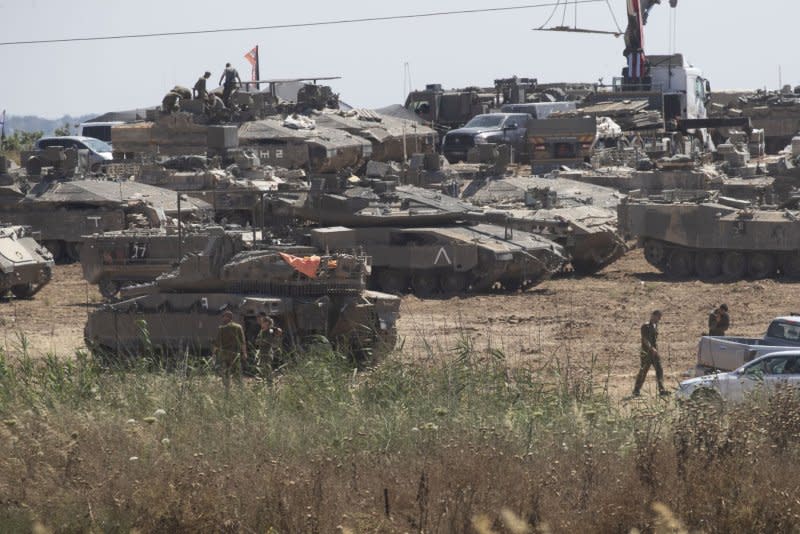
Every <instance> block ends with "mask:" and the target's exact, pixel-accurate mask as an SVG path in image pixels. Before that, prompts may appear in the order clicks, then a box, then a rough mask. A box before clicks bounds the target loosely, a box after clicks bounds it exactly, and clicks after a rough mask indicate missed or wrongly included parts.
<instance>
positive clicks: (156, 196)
mask: <svg viewBox="0 0 800 534" xmlns="http://www.w3.org/2000/svg"><path fill="white" fill-rule="evenodd" d="M179 204H181V206H180V207H179ZM179 210H180V212H181V213H180V217H181V219H183V220H190V219H195V220H202V219H203V218H207V217H209V216H210V214H211V206H209V205H208V204H207V203H205V202H203V201H201V200H197V199H190V198H185V199H183V201H182V202H179V200H178V194H177V193H174V192H172V191H168V190H165V189H161V188H159V187H153V186H149V185H145V184H137V183H135V182H131V181H109V180H94V179H82V180H69V181H62V180H44V181H41V182H39V183H35V184H33V186H32V187H31V188H30V190H28V191H27V192H26V191H23V189H22V188H21V187H20V186H19V184H17V183H11V184H8V185H4V186H0V218H2V219H3V221H5V222H8V223H11V224H19V225H25V226H30V227H31V228H33V229H34V230H35V231H37V232H39V233H40V234H41V239H42V244H43V245H44V246H45V247H47V249H48V250H49V251H50V252H51V253H52V254H53V257H54V258H55V260H56V261H64V262H74V261H79V260H80V249H81V245H82V243H83V236H86V235H91V234H93V233H98V232H106V231H115V230H124V229H126V228H131V227H138V228H153V227H159V226H162V225H163V224H164V223H165V221H166V219H167V218H174V217H178V211H179Z"/></svg>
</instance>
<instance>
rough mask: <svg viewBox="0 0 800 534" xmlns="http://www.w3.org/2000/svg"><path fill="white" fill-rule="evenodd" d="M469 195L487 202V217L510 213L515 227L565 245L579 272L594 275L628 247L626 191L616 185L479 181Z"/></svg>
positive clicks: (559, 180)
mask: <svg viewBox="0 0 800 534" xmlns="http://www.w3.org/2000/svg"><path fill="white" fill-rule="evenodd" d="M465 193H466V194H467V195H468V197H469V199H470V200H471V201H472V202H473V203H475V204H477V205H480V206H486V210H487V211H486V214H487V217H493V218H495V219H497V220H500V218H502V217H505V218H506V220H507V224H508V225H510V226H512V227H513V228H515V229H517V230H524V231H526V232H532V233H536V234H539V235H541V236H543V237H546V238H547V239H550V240H551V241H554V242H556V243H558V244H559V245H561V246H562V247H563V248H564V250H565V251H566V253H567V255H568V257H569V267H571V271H572V272H573V273H576V274H579V275H591V274H594V273H596V272H598V271H600V270H601V269H603V268H604V267H606V266H608V265H610V264H611V263H613V262H614V261H616V260H617V259H619V258H620V257H622V256H623V255H624V253H625V251H626V250H627V249H626V246H625V243H624V241H623V240H622V239H621V238H620V236H619V234H618V233H617V212H616V207H617V204H618V203H619V197H620V195H619V194H618V193H617V192H616V191H614V190H612V189H610V188H607V187H602V186H597V185H591V184H585V183H581V182H577V181H574V180H567V179H564V178H538V177H511V178H503V179H499V180H489V181H485V182H484V181H479V183H477V184H475V185H474V186H471V187H467V188H466V190H465Z"/></svg>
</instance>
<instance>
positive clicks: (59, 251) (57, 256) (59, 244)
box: [42, 240, 64, 262]
mask: <svg viewBox="0 0 800 534" xmlns="http://www.w3.org/2000/svg"><path fill="white" fill-rule="evenodd" d="M42 245H44V248H46V249H47V250H49V251H50V254H52V255H53V260H54V261H58V262H60V261H61V260H62V259H63V258H64V242H63V241H57V240H50V241H43V242H42Z"/></svg>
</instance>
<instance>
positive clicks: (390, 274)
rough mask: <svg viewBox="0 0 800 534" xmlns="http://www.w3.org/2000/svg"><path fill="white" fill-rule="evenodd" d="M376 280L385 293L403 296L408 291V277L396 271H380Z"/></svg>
mask: <svg viewBox="0 0 800 534" xmlns="http://www.w3.org/2000/svg"><path fill="white" fill-rule="evenodd" d="M376 279H377V281H378V286H379V287H380V289H381V291H385V292H386V293H393V294H403V293H405V292H406V291H407V290H408V276H407V275H406V273H404V272H403V271H400V270H398V269H381V270H380V271H378V275H377V277H376Z"/></svg>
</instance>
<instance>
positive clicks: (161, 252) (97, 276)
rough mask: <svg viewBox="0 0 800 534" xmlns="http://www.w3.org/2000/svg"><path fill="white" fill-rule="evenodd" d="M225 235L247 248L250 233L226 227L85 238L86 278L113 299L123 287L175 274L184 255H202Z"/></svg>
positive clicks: (133, 231)
mask: <svg viewBox="0 0 800 534" xmlns="http://www.w3.org/2000/svg"><path fill="white" fill-rule="evenodd" d="M223 234H227V235H228V236H230V237H231V239H232V241H233V243H234V249H235V250H236V251H237V252H238V251H241V250H244V249H245V240H246V238H247V237H248V236H249V232H245V231H244V230H241V229H239V230H231V229H224V228H223V227H222V226H198V225H189V226H187V227H186V228H185V229H184V230H183V231H180V230H179V229H178V228H177V227H175V226H169V227H162V228H146V229H131V230H119V231H116V232H105V233H99V234H92V235H89V236H84V237H83V247H82V248H81V267H82V269H83V277H84V279H85V280H86V281H87V282H89V283H90V284H97V286H98V289H99V290H100V293H101V294H102V295H103V296H104V297H105V298H107V299H111V298H114V297H116V296H117V294H118V293H119V290H120V289H121V288H122V287H125V286H129V285H136V284H141V283H146V282H152V281H153V280H155V279H156V278H158V276H160V275H161V274H164V273H165V272H167V271H171V270H172V269H173V268H174V267H175V266H176V265H177V264H178V263H179V262H180V260H181V258H182V257H183V255H184V254H188V253H198V252H202V251H203V249H205V247H206V245H208V242H209V240H210V239H212V238H214V237H217V236H221V235H223Z"/></svg>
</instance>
